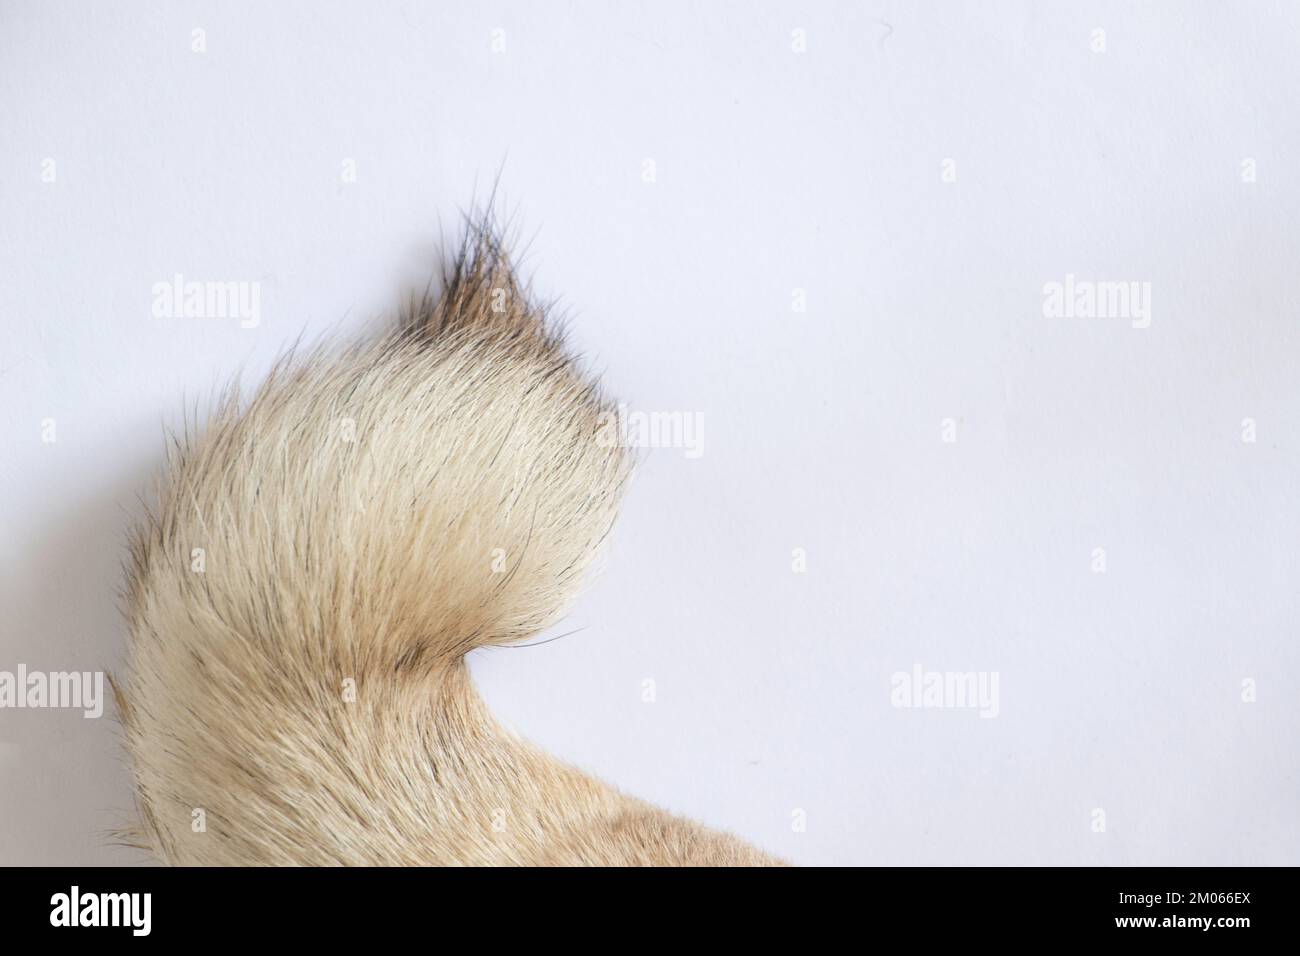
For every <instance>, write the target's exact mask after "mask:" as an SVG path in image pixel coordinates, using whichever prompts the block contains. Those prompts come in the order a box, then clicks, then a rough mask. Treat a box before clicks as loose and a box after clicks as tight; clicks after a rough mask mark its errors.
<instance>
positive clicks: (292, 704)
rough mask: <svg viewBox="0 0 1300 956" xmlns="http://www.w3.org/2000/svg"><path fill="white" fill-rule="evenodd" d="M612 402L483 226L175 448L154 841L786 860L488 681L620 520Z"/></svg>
mask: <svg viewBox="0 0 1300 956" xmlns="http://www.w3.org/2000/svg"><path fill="white" fill-rule="evenodd" d="M608 408H609V406H608V405H607V403H605V402H604V401H603V400H602V399H601V398H600V397H599V395H598V393H597V391H596V387H595V385H594V383H593V382H591V381H590V380H588V379H587V378H585V377H584V376H583V375H582V374H581V373H580V372H579V371H578V369H577V368H576V367H575V365H574V363H573V361H572V360H571V359H570V358H569V357H568V356H567V354H566V353H565V352H564V351H563V349H562V347H561V345H560V343H559V342H558V341H557V339H556V337H555V336H554V334H553V333H552V332H551V331H550V330H548V328H547V327H546V325H545V323H544V321H543V316H542V314H541V311H540V310H539V309H538V308H537V307H536V306H535V305H534V304H533V303H531V302H530V300H529V297H528V295H527V293H526V290H524V289H523V288H521V287H520V285H519V283H518V282H517V281H516V280H515V277H514V275H513V273H512V271H511V268H510V265H509V262H508V259H507V257H506V255H505V254H504V252H503V251H502V248H501V244H500V242H499V241H498V239H497V238H496V237H495V234H494V233H493V231H492V229H491V228H490V226H481V227H476V228H471V230H470V234H469V238H468V239H467V241H466V244H465V247H464V249H463V251H462V252H461V254H460V256H459V257H458V259H457V260H456V262H455V265H454V266H453V268H452V269H451V270H450V271H449V273H448V275H447V276H446V277H445V283H444V289H443V293H442V296H441V298H440V300H439V301H438V303H437V304H436V305H432V306H431V305H429V304H428V303H423V304H421V305H419V306H418V307H417V308H416V309H415V310H414V314H413V315H411V316H409V317H408V320H407V321H406V322H405V324H404V326H403V328H402V329H401V330H400V331H398V332H396V333H394V334H391V335H389V336H387V337H385V338H383V339H382V340H380V341H377V342H374V343H372V344H367V345H363V346H358V347H353V348H351V349H347V350H344V351H343V352H341V353H335V354H330V353H327V352H325V351H322V350H317V351H315V352H314V353H313V354H311V355H310V356H307V357H305V358H302V357H298V358H290V359H287V360H285V361H284V362H282V363H281V364H280V365H279V366H278V367H277V368H276V369H275V371H274V372H273V373H272V374H271V376H270V377H269V379H268V380H267V381H266V382H265V384H263V385H262V387H261V388H260V389H259V390H258V391H257V392H256V394H255V395H254V397H253V398H252V399H251V401H250V402H248V403H247V404H246V406H241V403H240V401H239V400H238V398H237V397H236V396H234V395H233V394H232V395H231V396H229V397H227V398H226V399H225V400H224V401H223V402H222V403H221V406H220V407H219V408H218V409H217V410H216V412H215V413H214V415H213V416H212V419H211V421H210V422H209V423H208V424H207V426H206V428H205V429H204V430H203V431H202V432H201V433H199V432H198V430H197V429H196V430H194V432H192V433H190V434H187V435H186V436H185V437H184V438H182V439H180V440H178V441H177V442H176V443H175V444H174V446H173V447H172V449H171V454H170V456H169V458H170V461H169V466H168V474H167V477H166V480H165V482H164V484H163V487H162V489H161V492H160V502H159V505H158V510H157V514H156V515H154V516H152V517H151V518H150V520H149V522H148V524H147V526H145V527H143V528H141V529H140V530H139V531H138V533H137V535H136V537H135V540H134V543H133V549H132V559H133V560H132V567H131V570H130V580H129V587H128V616H129V624H130V631H131V637H132V668H131V674H130V678H129V685H128V686H126V687H124V688H121V689H119V693H118V701H119V709H120V711H121V715H122V720H123V724H124V727H125V730H126V740H127V745H128V749H129V751H130V754H131V758H132V761H133V764H134V770H135V779H136V785H137V792H138V804H139V808H140V816H141V822H140V824H139V826H138V827H137V828H136V829H135V830H133V831H132V832H131V834H130V837H129V838H130V839H131V840H132V841H133V842H135V843H137V844H138V845H140V846H142V847H144V848H146V849H148V850H149V851H150V852H151V853H152V854H153V855H155V856H156V857H157V859H159V860H161V861H164V862H167V863H174V864H235V865H241V864H307V865H328V864H378V865H389V864H398V865H400V864H539V865H556V864H558V865H571V864H651V865H654V864H706V865H717V864H768V863H774V862H777V861H775V860H773V859H772V858H770V857H768V856H766V855H764V854H763V853H761V852H759V851H758V850H755V849H753V848H751V847H750V846H748V845H746V844H744V843H742V842H740V841H739V840H737V839H735V838H733V837H730V836H727V835H725V834H722V833H717V832H714V831H711V830H708V829H706V828H704V827H702V826H699V825H697V824H695V823H692V822H690V821H687V820H683V819H680V818H677V817H674V816H671V815H669V814H668V813H665V812H663V811H661V810H659V809H656V808H655V807H652V806H650V805H648V804H646V803H643V802H642V801H640V800H636V799H633V798H630V797H627V796H624V795H622V794H620V793H619V792H617V791H616V790H614V789H612V788H611V787H609V786H607V785H605V784H603V783H601V782H599V781H597V780H595V779H592V778H591V777H588V776H586V775H584V774H582V773H580V772H579V771H577V770H575V769H573V768H572V767H569V766H567V765H565V764H563V763H561V762H559V761H557V760H555V759H553V758H552V757H550V756H548V755H547V754H545V753H543V752H542V751H540V750H539V749H537V748H536V747H534V746H531V745H530V744H528V743H526V742H525V741H523V740H520V739H519V738H517V737H515V736H514V735H512V734H510V733H509V732H507V731H505V730H504V729H502V728H501V727H500V726H499V725H498V724H497V723H496V722H495V721H494V720H493V718H492V716H491V715H490V714H489V713H488V712H487V711H486V709H485V708H484V706H483V705H482V703H481V702H480V700H479V697H478V695H477V694H476V692H475V690H474V687H473V684H472V682H471V680H470V678H469V676H468V672H467V670H466V666H465V661H464V655H465V654H466V652H468V651H470V650H472V649H474V648H476V647H481V646H484V645H489V644H508V643H511V642H514V641H518V640H520V639H523V638H526V637H528V636H530V635H533V634H536V633H537V632H538V631H539V630H541V629H542V628H544V627H545V626H547V625H548V624H549V623H551V622H552V621H554V620H555V619H556V617H557V616H558V615H559V614H560V613H561V611H562V610H563V608H564V606H565V604H566V602H567V601H568V600H569V598H570V597H571V596H572V595H573V592H574V589H575V588H576V587H577V585H578V583H579V579H580V577H581V575H582V572H583V570H584V568H586V566H587V565H588V564H589V563H590V562H591V560H592V557H593V555H594V553H595V552H596V550H597V547H598V545H599V544H600V542H601V540H602V539H603V538H604V537H605V535H606V534H607V533H608V531H609V529H610V525H611V523H612V522H613V520H614V517H615V512H616V509H617V506H618V501H619V497H620V494H621V492H622V490H623V487H624V484H625V483H626V481H627V478H628V470H629V462H628V459H627V456H626V453H625V452H624V451H623V449H621V448H619V447H617V446H616V445H614V444H612V443H610V442H608V441H605V440H602V438H603V436H604V435H606V434H607V430H606V431H602V427H601V426H602V419H601V417H600V416H601V413H602V412H603V411H606V410H608ZM198 549H201V553H200V551H199V550H198ZM353 688H354V693H353V692H352V689H353ZM199 821H201V822H202V827H199V826H198V825H197V823H198V822H199Z"/></svg>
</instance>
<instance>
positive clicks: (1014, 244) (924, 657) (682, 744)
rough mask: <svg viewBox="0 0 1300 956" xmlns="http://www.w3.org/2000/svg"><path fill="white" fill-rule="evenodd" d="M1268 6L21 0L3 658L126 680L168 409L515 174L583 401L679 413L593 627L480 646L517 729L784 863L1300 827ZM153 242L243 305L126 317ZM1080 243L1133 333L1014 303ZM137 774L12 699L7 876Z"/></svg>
mask: <svg viewBox="0 0 1300 956" xmlns="http://www.w3.org/2000/svg"><path fill="white" fill-rule="evenodd" d="M195 28H202V29H203V30H205V31H206V52H203V53H196V52H193V50H192V49H191V45H192V30H194V29H195ZM1098 28H1100V29H1103V30H1104V31H1105V51H1104V52H1095V51H1094V49H1093V46H1094V44H1095V42H1096V41H1095V34H1094V30H1096V29H1098ZM498 29H500V30H504V38H505V51H504V52H494V51H493V48H492V45H493V31H494V30H498ZM796 29H802V30H804V31H806V37H807V50H806V52H804V53H802V54H801V53H796V52H794V51H793V50H792V31H794V30H796ZM1297 37H1300V7H1297V6H1296V5H1295V4H1291V3H1248V4H1219V3H1209V2H1203V3H1177V4H1175V3H1168V4H1142V5H1140V7H1139V6H1138V5H1133V4H1089V5H1083V4H1045V3H1039V2H1032V3H1031V2H1023V3H1000V4H998V3H992V4H989V3H982V4H957V3H951V4H926V3H913V2H908V3H902V2H872V0H864V2H853V3H850V2H839V3H802V2H801V3H793V2H791V3H707V4H692V3H685V2H665V0H655V2H652V3H646V4H619V5H617V6H616V5H614V4H602V3H594V2H593V3H569V2H566V3H523V2H520V3H486V4H473V5H470V4H439V5H436V6H435V5H432V4H421V3H416V2H411V3H405V4H393V3H375V2H364V3H362V2H358V3H320V2H313V3H305V2H303V3H292V4H284V3H277V4H262V3H230V2H221V3H216V2H213V3H200V4H175V3H161V2H159V3H137V4H125V5H123V4H112V5H110V4H101V3H89V2H86V3H67V4H62V3H61V4H45V3H39V4H38V3H12V2H5V3H3V4H0V438H2V439H3V441H2V442H0V529H2V531H0V670H13V669H15V668H16V666H17V665H18V664H19V663H25V664H26V665H27V666H28V667H29V668H31V669H42V670H63V669H70V668H77V669H100V668H103V669H109V668H119V667H121V666H122V664H123V662H124V659H125V656H124V649H125V633H124V628H123V624H122V621H121V618H120V614H119V606H118V596H117V589H118V588H119V587H120V585H121V583H122V580H123V577H122V571H121V563H122V561H123V559H124V557H125V552H124V542H125V535H126V529H127V528H128V526H129V524H130V522H131V520H132V519H133V517H134V516H136V515H138V514H139V512H140V505H139V504H138V501H137V496H138V495H145V496H147V495H148V492H149V488H150V484H151V482H152V476H153V475H154V473H155V471H156V469H157V468H158V466H159V464H160V461H161V456H162V450H163V426H164V425H165V424H172V425H175V424H178V423H179V422H180V421H181V418H182V415H183V412H182V409H183V408H184V404H183V403H184V402H188V403H189V406H190V408H191V409H193V407H194V406H195V405H196V404H197V406H198V408H199V411H200V414H202V412H203V411H204V409H206V407H207V402H208V400H209V398H210V396H211V394H212V392H213V390H214V389H215V388H216V387H218V386H220V385H221V384H223V383H224V382H226V381H227V380H228V379H229V378H230V377H231V376H233V375H234V374H235V373H237V372H239V371H240V370H243V377H244V379H245V381H255V380H256V379H257V378H258V377H259V376H260V374H261V373H262V371H264V370H265V368H266V367H267V365H268V364H269V363H270V362H271V361H272V359H273V358H274V357H275V356H276V355H277V354H279V353H280V352H281V350H283V349H284V348H285V347H286V345H287V344H289V343H290V342H291V340H293V339H294V338H296V337H297V336H298V335H299V334H301V333H304V332H305V333H306V336H307V337H308V338H313V337H317V336H328V335H329V334H332V332H333V331H335V330H339V331H354V330H362V329H365V328H371V327H373V328H376V329H378V328H380V327H382V326H383V324H384V321H385V320H384V318H383V316H384V315H386V314H391V313H392V311H393V310H394V308H395V307H396V306H397V305H398V303H399V301H400V300H401V298H402V297H403V296H404V295H405V294H407V293H409V292H410V291H411V290H412V289H414V288H416V287H422V286H423V285H424V283H425V282H426V281H427V280H428V278H429V276H430V274H431V273H432V272H433V271H434V269H435V268H436V265H437V262H438V258H437V250H438V248H439V236H440V235H441V236H444V237H447V238H451V237H452V236H454V234H455V231H456V228H457V222H458V216H459V210H460V209H462V208H464V207H466V206H467V205H469V203H470V202H471V201H472V199H473V198H474V196H475V195H476V189H477V195H478V196H479V197H480V198H481V197H482V195H483V194H484V193H485V191H486V189H487V187H488V186H489V185H490V183H491V182H492V180H493V178H494V177H495V176H496V175H497V173H498V171H500V172H501V193H502V195H503V197H504V199H505V203H504V206H505V208H506V209H508V210H510V211H513V212H514V213H515V214H516V217H517V221H518V222H519V224H520V227H521V230H522V232H523V234H524V237H525V238H526V239H528V240H529V241H530V246H529V252H528V255H527V257H526V266H527V269H528V271H529V272H530V273H531V274H532V275H533V276H534V279H535V283H536V286H537V288H538V289H539V290H541V291H542V292H543V293H544V294H547V295H559V296H562V298H563V302H564V305H565V308H566V310H567V312H568V314H569V316H570V319H571V330H572V338H573V341H574V342H575V344H577V345H578V346H579V347H580V348H581V349H582V350H583V351H584V352H585V353H586V354H587V355H588V356H589V358H590V360H591V362H592V363H593V365H594V366H595V367H596V368H597V369H599V370H601V371H602V372H603V374H604V376H605V381H606V383H607V385H608V387H609V388H610V390H611V391H612V392H613V393H614V394H616V395H618V396H620V397H621V398H623V399H624V400H625V401H627V402H628V403H629V404H630V406H631V407H632V408H633V409H643V410H662V411H683V412H691V413H693V414H698V415H700V416H702V421H703V427H704V432H703V439H704V446H703V447H704V454H703V456H702V457H701V458H699V459H696V460H690V459H687V458H686V457H685V456H684V454H683V453H682V451H681V450H680V449H656V450H649V451H647V452H645V453H644V461H643V467H642V468H641V471H640V474H639V477H638V478H637V480H636V482H635V484H634V486H633V488H632V490H631V494H630V497H629V499H628V501H627V504H626V508H625V511H624V514H623V516H622V519H621V523H620V525H619V527H618V529H617V532H616V535H615V537H614V540H613V542H612V547H611V549H610V551H609V553H608V555H607V559H606V560H605V562H604V566H605V567H604V570H603V572H602V573H601V574H600V575H599V576H598V577H597V578H596V579H594V580H593V581H592V583H591V586H590V588H589V590H588V592H587V594H586V595H585V597H584V598H583V599H582V600H581V602H580V603H579V604H578V605H577V606H576V607H575V608H574V609H573V611H572V614H571V615H570V616H569V618H568V619H567V620H566V621H565V622H563V623H562V624H561V625H560V627H558V628H557V629H556V630H555V631H553V632H551V633H556V634H558V633H563V632H565V631H570V630H573V629H575V628H582V630H581V631H580V632H578V633H576V634H573V635H572V636H570V637H566V638H564V639H563V640H558V641H555V642H552V643H548V644H544V645H542V646H538V647H533V648H524V649H501V650H494V651H491V652H485V653H480V654H478V655H476V656H475V658H474V659H473V666H474V672H475V674H476V676H477V678H478V679H479V681H480V683H481V685H482V687H483V688H484V691H485V693H486V695H487V696H488V698H489V699H490V701H491V703H492V705H493V706H494V708H495V709H496V711H497V712H498V713H499V714H500V715H501V716H502V717H503V718H504V719H505V720H506V721H507V722H508V723H509V724H510V725H512V726H514V727H515V728H516V729H518V730H519V731H521V732H522V733H525V734H526V735H528V736H530V737H532V738H533V739H535V740H537V741H539V742H540V743H542V744H543V745H545V746H547V747H548V748H550V749H552V750H553V751H555V752H557V753H558V754H560V755H562V756H564V757H565V758H568V759H570V760H572V761H574V762H576V763H578V764H580V765H581V766H583V767H585V768H587V769H589V770H591V771H594V772H596V773H598V774H600V775H602V776H603V777H605V778H606V779H608V780H610V781H612V782H614V783H616V784H618V785H620V786H621V787H624V788H625V789H627V790H628V791H630V792H632V793H635V794H638V795H640V796H643V797H646V798H649V799H651V800H654V801H657V802H659V803H661V804H664V805H666V806H668V807H670V808H672V809H673V810H676V811H680V812H682V813H686V814H690V815H692V816H694V817H697V818H700V819H702V820H704V821H707V822H708V823H711V824H715V825H718V826H721V827H725V828H728V829H731V830H734V831H735V832H737V833H739V834H741V835H743V836H745V837H747V838H750V839H752V840H754V841H757V842H758V843H760V844H761V845H763V846H764V847H766V848H768V849H770V850H772V851H774V852H777V853H779V854H782V855H784V856H786V857H788V858H789V859H790V860H792V861H794V862H796V863H801V864H844V863H888V864H912V863H943V864H967V863H993V864H1015V863H1048V864H1067V863H1068V864H1101V863H1104V864H1199V863H1206V864H1209V863H1215V864H1239V863H1292V864H1295V863H1300V816H1298V814H1297V806H1298V798H1300V776H1298V774H1297V770H1298V769H1300V748H1298V746H1297V745H1300V731H1298V728H1297V721H1298V715H1300V705H1298V703H1297V701H1298V700H1300V698H1298V696H1297V686H1296V685H1297V676H1296V675H1297V666H1298V665H1300V660H1298V658H1300V654H1298V653H1297V623H1298V620H1300V616H1298V615H1297V611H1298V610H1300V607H1298V604H1300V601H1298V598H1297V587H1296V583H1297V571H1298V570H1300V569H1298V568H1297V561H1296V558H1297V550H1298V549H1297V541H1298V540H1300V520H1298V518H1297V515H1298V511H1297V494H1296V492H1297V488H1298V487H1300V484H1298V480H1300V401H1298V400H1297V384H1298V382H1297V371H1298V370H1300V335H1298V334H1297V331H1296V321H1297V315H1298V314H1300V312H1298V305H1300V303H1298V302H1297V279H1296V276H1297V255H1298V254H1300V228H1298V226H1297V213H1298V212H1300V206H1298V202H1297V201H1298V200H1300V186H1298V176H1297V174H1298V172H1300V124H1298V123H1297V107H1296V103H1297V99H1298V97H1297V94H1298V93H1300V65H1298V64H1300V59H1298V58H1297V56H1296V52H1297ZM47 159H53V160H54V161H55V166H54V169H55V171H56V177H55V181H54V182H45V181H43V179H42V171H43V169H46V168H48V167H47V166H45V165H43V164H44V162H45V160H47ZM348 159H352V160H354V161H355V163H356V170H357V181H356V182H355V183H345V182H343V181H342V176H341V171H342V169H343V164H344V162H345V161H346V160H348ZM647 159H651V160H653V161H654V164H655V173H656V181H654V182H653V183H647V182H645V181H644V179H643V170H644V168H645V166H644V162H645V160H647ZM946 159H951V160H952V161H953V163H954V164H955V165H954V166H953V167H951V168H955V171H956V182H945V181H944V179H943V176H942V173H943V170H944V165H943V164H944V161H945V160H946ZM1246 159H1253V160H1254V164H1255V165H1254V168H1255V171H1256V181H1254V182H1246V181H1243V161H1244V160H1246ZM176 273H182V274H183V275H184V276H185V277H187V278H189V279H211V280H245V281H257V282H260V283H261V287H262V317H261V324H260V325H259V326H258V327H257V328H255V329H241V328H240V327H239V324H238V322H237V321H236V320H231V319H208V320H198V319H156V318H154V317H153V316H152V315H151V287H152V285H153V284H154V283H155V282H158V281H166V280H168V279H170V278H171V277H172V276H173V275H174V274H176ZM1067 274H1073V275H1076V276H1078V277H1079V278H1082V279H1110V280H1129V281H1140V282H1150V283H1151V288H1152V321H1151V325H1150V327H1149V328H1147V329H1135V328H1133V327H1132V323H1130V322H1129V321H1126V320H1124V319H1053V318H1047V317H1045V316H1044V313H1043V286H1044V283H1047V282H1051V281H1063V280H1064V278H1065V276H1066V275H1067ZM796 289H803V290H806V298H807V309H806V311H804V312H797V311H795V310H794V309H793V308H792V301H793V300H792V296H793V293H794V290H796ZM47 418H53V419H54V420H55V421H56V423H57V426H56V427H57V441H55V442H54V443H52V444H50V443H44V442H42V440H41V436H42V421H43V420H44V419H47ZM1246 418H1250V419H1253V420H1254V421H1255V422H1256V428H1257V436H1258V437H1257V441H1256V442H1254V443H1248V442H1243V440H1242V422H1243V419H1246ZM945 419H952V420H953V421H954V422H955V423H956V437H957V440H956V441H955V442H951V443H945V442H944V441H942V440H941V438H942V423H943V421H944V420H945ZM795 548H803V549H805V550H806V554H807V571H806V572H805V573H801V574H800V573H794V572H793V571H792V552H793V549H795ZM1096 548H1104V549H1105V552H1106V572H1105V573H1104V574H1099V573H1094V571H1093V570H1092V563H1093V553H1094V549H1096ZM544 636H549V635H544ZM916 663H920V664H922V665H923V666H924V667H925V668H926V669H933V670H952V671H968V670H969V671H995V672H997V674H998V675H999V681H1000V684H999V690H1000V701H999V704H1000V713H999V715H998V716H997V717H996V718H995V719H981V718H980V717H979V716H978V714H977V713H976V712H974V711H972V710H960V709H948V710H938V709H935V710H911V709H900V708H895V707H893V706H891V701H890V689H891V688H890V677H891V675H892V674H893V673H894V672H896V671H910V670H911V669H912V667H913V666H914V665H915V664H916ZM646 679H652V680H654V681H655V688H656V695H657V700H656V702H654V703H645V702H643V700H642V686H643V684H642V682H643V681H644V680H646ZM1246 679H1253V680H1254V681H1255V682H1256V688H1257V700H1256V701H1255V702H1253V703H1247V702H1244V701H1243V700H1242V682H1243V681H1244V680H1246ZM1097 808H1100V809H1102V810H1104V812H1105V820H1106V830H1105V832H1104V833H1096V832H1094V831H1093V821H1094V810H1095V809H1097ZM797 810H802V811H804V813H805V814H806V821H807V828H806V831H805V832H797V831H796V829H795V828H794V827H793V826H792V820H793V819H794V814H795V811H797ZM130 812H131V795H130V786H129V778H128V774H127V771H126V770H125V768H124V764H123V760H122V754H121V751H120V748H119V746H118V740H117V728H116V725H115V723H114V722H113V720H112V719H111V717H109V716H106V717H105V718H103V719H101V720H98V721H95V720H86V719H83V718H82V717H81V716H80V715H79V714H77V713H71V712H64V711H30V710H23V711H18V710H0V863H114V862H124V863H130V862H138V861H139V860H140V859H141V858H140V856H139V854H137V853H134V852H131V851H127V850H124V849H121V848H116V847H113V846H111V845H109V844H108V842H107V837H106V835H105V833H106V831H107V830H109V829H110V828H112V827H113V826H115V825H117V824H119V823H121V822H123V821H124V820H125V819H127V817H128V816H129V814H130Z"/></svg>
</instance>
